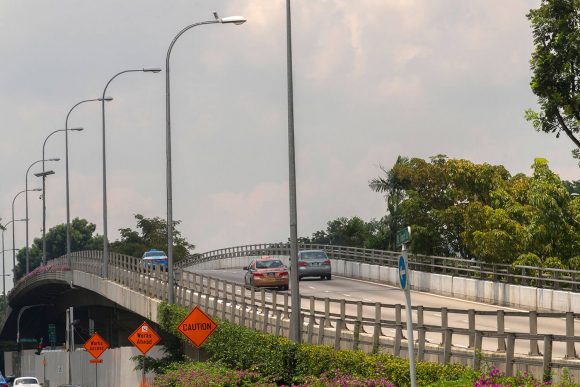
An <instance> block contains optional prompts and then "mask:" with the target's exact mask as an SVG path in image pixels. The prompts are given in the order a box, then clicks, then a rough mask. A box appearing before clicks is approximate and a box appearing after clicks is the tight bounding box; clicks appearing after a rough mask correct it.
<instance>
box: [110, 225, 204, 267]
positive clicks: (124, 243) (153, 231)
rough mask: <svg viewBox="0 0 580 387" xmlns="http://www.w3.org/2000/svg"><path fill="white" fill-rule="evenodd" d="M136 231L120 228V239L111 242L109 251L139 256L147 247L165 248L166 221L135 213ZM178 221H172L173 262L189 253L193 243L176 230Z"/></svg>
mask: <svg viewBox="0 0 580 387" xmlns="http://www.w3.org/2000/svg"><path fill="white" fill-rule="evenodd" d="M135 219H137V229H138V230H137V231H136V230H132V229H130V228H121V229H119V233H120V234H121V239H120V240H117V241H115V242H113V243H111V245H110V247H111V251H115V252H118V253H121V254H126V255H130V256H132V257H141V256H143V253H144V252H146V251H147V250H149V249H158V250H163V251H165V250H167V221H166V220H164V219H161V218H159V217H154V218H146V217H144V216H143V215H140V214H136V215H135ZM180 223H181V222H180V221H173V244H174V245H173V257H174V260H175V262H177V261H179V260H181V259H184V258H186V257H188V256H189V255H190V251H191V250H192V249H194V248H195V246H194V245H192V244H190V243H189V242H187V240H186V239H185V238H183V237H182V236H181V233H180V232H179V231H178V230H177V226H178V225H179V224H180Z"/></svg>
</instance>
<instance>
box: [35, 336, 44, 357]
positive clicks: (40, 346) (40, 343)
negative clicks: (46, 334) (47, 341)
mask: <svg viewBox="0 0 580 387" xmlns="http://www.w3.org/2000/svg"><path fill="white" fill-rule="evenodd" d="M43 339H44V338H43V337H41V338H40V341H39V342H38V344H37V345H36V351H35V352H34V353H35V354H36V355H40V353H41V352H42V350H43V349H44V344H43V343H42V340H43Z"/></svg>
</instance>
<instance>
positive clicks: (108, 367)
mask: <svg viewBox="0 0 580 387" xmlns="http://www.w3.org/2000/svg"><path fill="white" fill-rule="evenodd" d="M140 354H141V352H139V350H138V349H137V348H135V347H121V348H115V349H108V350H106V351H105V352H104V353H103V354H102V355H101V357H100V358H101V359H102V360H103V362H102V363H101V364H98V365H97V367H96V368H95V365H94V364H91V363H89V360H90V359H92V358H93V357H92V356H91V355H90V354H89V353H87V352H86V351H84V350H77V351H75V352H72V353H71V354H70V355H71V356H70V360H71V365H72V367H71V374H72V383H73V384H78V385H81V386H86V387H89V386H90V387H93V386H98V387H101V386H102V387H105V386H107V387H109V386H116V387H131V386H139V385H140V383H141V377H142V376H141V371H135V365H136V364H135V362H134V361H132V360H130V358H131V357H132V356H136V355H140ZM147 355H148V356H153V357H155V358H160V357H162V356H163V352H162V347H161V346H156V347H154V348H152V349H151V351H149V353H148V354H147ZM21 356H22V360H21V361H22V363H21V364H22V376H34V377H36V378H37V379H38V380H39V381H40V382H41V383H45V384H44V386H48V387H56V386H59V385H61V384H65V383H67V382H68V364H69V363H68V361H69V360H68V359H69V356H68V352H64V351H50V350H48V351H43V352H42V354H41V355H35V354H34V350H25V351H22V353H21ZM4 357H5V359H11V357H12V352H5V355H4ZM43 362H44V364H43ZM5 370H6V371H5V372H6V374H7V375H13V374H14V371H13V370H12V361H6V360H5ZM146 377H147V380H148V381H150V382H151V381H152V380H153V375H152V374H148V375H146ZM96 382H98V383H96ZM47 383H48V384H47Z"/></svg>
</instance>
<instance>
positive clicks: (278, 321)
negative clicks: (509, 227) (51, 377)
mask: <svg viewBox="0 0 580 387" xmlns="http://www.w3.org/2000/svg"><path fill="white" fill-rule="evenodd" d="M311 247H323V248H325V250H327V251H330V252H331V257H332V260H333V268H335V270H343V271H346V272H345V273H346V274H349V271H350V274H351V275H352V273H356V275H355V276H356V277H363V276H364V275H378V276H379V279H380V276H381V275H383V277H384V279H386V278H388V277H390V276H391V274H390V269H391V268H390V267H389V266H388V265H389V263H390V261H391V260H393V259H394V258H395V257H394V255H393V254H392V253H391V255H388V254H390V253H388V252H376V251H369V250H364V251H363V250H360V249H359V250H356V251H353V250H349V248H342V247H337V246H311ZM349 251H350V252H349ZM286 254H287V246H285V245H283V244H265V245H251V246H239V247H233V248H228V249H222V250H218V251H215V252H210V253H206V254H201V255H196V256H193V257H191V258H190V259H188V260H187V261H184V262H182V263H181V264H180V265H179V267H181V269H182V270H179V267H178V270H176V274H177V275H176V283H175V284H174V286H175V288H174V289H175V294H176V303H179V304H181V305H183V306H185V307H192V306H193V305H200V306H201V307H202V308H204V309H205V310H206V311H208V312H209V313H210V314H212V315H214V316H216V317H219V318H222V319H227V320H230V321H232V322H235V323H237V324H240V325H245V326H248V327H251V328H255V329H261V330H264V331H267V332H270V333H273V334H281V335H287V334H288V324H289V322H288V317H289V314H290V313H292V305H291V304H290V300H289V297H288V293H287V292H283V293H278V292H270V291H263V290H260V291H256V290H255V289H247V288H245V287H244V286H242V285H239V284H236V282H234V281H229V280H224V279H220V278H217V277H215V276H213V277H212V276H211V275H205V274H199V273H196V272H195V271H196V270H207V269H208V267H207V266H211V265H214V266H216V265H217V266H229V267H236V265H237V266H241V265H243V261H244V260H245V261H248V260H249V259H251V258H249V257H252V256H260V255H280V256H284V255H286ZM349 254H350V255H349ZM394 254H396V253H394ZM357 259H358V260H360V261H359V262H357V261H356V260H357ZM428 260H429V262H427V261H428ZM72 262H73V265H72V267H68V266H67V264H66V260H65V259H64V258H59V259H55V260H53V261H51V262H50V264H49V265H47V266H44V267H41V268H38V269H37V270H35V271H34V272H32V273H31V274H29V275H28V276H27V277H25V278H23V279H22V280H21V281H19V282H18V283H17V284H16V286H15V288H14V289H13V290H12V291H11V292H10V293H9V302H10V305H11V308H12V311H11V313H10V316H9V317H8V319H7V320H6V321H4V322H3V323H2V327H1V328H2V331H1V334H2V335H3V337H12V338H14V336H13V333H14V327H13V326H14V322H13V321H14V317H13V315H14V314H15V313H17V311H18V309H19V308H21V307H23V306H25V305H30V304H32V303H34V304H38V303H39V302H38V300H39V299H37V296H36V295H39V297H41V299H40V300H41V301H42V302H43V303H50V302H52V301H51V300H52V298H51V297H53V298H54V295H56V294H65V295H66V294H67V293H68V296H67V297H70V299H69V300H66V301H62V300H61V301H59V300H57V301H55V302H56V303H54V302H53V303H54V304H55V305H56V304H58V302H63V305H64V304H66V303H68V302H72V300H73V299H75V298H76V299H77V300H79V302H80V303H82V300H90V299H91V297H93V300H94V303H97V304H98V303H101V304H102V306H105V307H106V306H111V303H112V305H114V306H115V307H117V308H118V309H119V310H123V312H127V313H134V314H135V318H147V319H149V320H151V321H152V322H156V321H157V314H156V312H157V305H158V304H159V303H160V302H161V300H165V299H166V298H167V293H168V283H167V276H166V273H165V272H161V271H159V270H158V269H156V270H153V269H151V268H144V267H143V265H142V263H141V262H140V259H138V258H134V257H128V256H123V255H120V254H111V260H110V271H109V278H108V279H104V278H102V277H101V276H100V274H101V262H102V253H101V252H99V251H88V252H77V253H73V259H72ZM410 262H411V268H412V269H415V270H416V269H417V268H419V267H420V268H422V269H424V270H425V271H423V272H421V273H419V272H418V271H416V272H415V280H416V279H417V278H419V277H421V276H423V275H426V274H432V275H436V276H452V277H454V278H455V274H459V275H465V273H471V274H470V275H469V276H470V277H471V278H465V279H469V280H473V281H480V282H481V281H484V282H485V281H491V282H494V281H493V280H494V278H495V279H496V281H495V282H497V283H500V284H503V285H502V286H504V287H505V286H510V287H511V286H514V287H515V286H519V287H526V288H528V287H530V286H527V285H528V284H529V283H533V282H535V283H536V284H541V285H542V288H540V289H542V290H547V291H551V292H552V294H554V292H562V293H564V294H567V297H573V296H575V295H577V293H576V291H577V290H578V289H577V287H576V282H575V281H576V278H577V277H575V276H576V275H577V273H570V272H567V273H558V274H556V275H554V273H555V272H550V275H551V277H550V278H547V277H546V276H545V275H544V274H543V272H542V274H541V275H538V273H539V272H540V270H539V269H538V268H535V270H536V273H535V274H536V276H533V275H531V274H532V273H533V272H531V270H533V268H531V269H530V268H523V269H522V268H517V272H516V273H514V272H509V269H508V268H505V267H500V266H497V267H486V266H484V265H483V264H482V263H479V262H471V261H469V262H466V261H465V260H457V259H454V258H444V257H413V258H412V259H411V260H410ZM232 265H233V266H232ZM420 265H423V266H420ZM429 265H431V266H429ZM474 267H475V268H479V269H475V268H474ZM184 268H187V270H183V269H184ZM191 270H193V271H194V272H192V271H191ZM522 270H523V271H522ZM345 273H342V274H345ZM372 273H378V274H372ZM381 273H382V274H381ZM522 273H523V274H522ZM335 274H340V273H335ZM417 274H420V275H417ZM477 276H479V277H482V278H481V279H477V278H474V277H477ZM425 278H427V277H425ZM423 281H424V280H423ZM510 281H511V282H513V283H510ZM331 282H332V281H331ZM442 282H444V281H439V283H442ZM516 282H519V284H516ZM522 282H524V283H526V286H524V285H522ZM431 283H435V282H433V281H431ZM71 286H72V288H71ZM414 286H417V285H416V284H415V282H414ZM421 286H422V285H421ZM477 286H483V285H477ZM484 287H485V286H484ZM536 289H538V288H536ZM76 292H79V293H77V296H74V295H73V294H74V293H76ZM51 294H52V296H51ZM98 297H101V298H102V299H101V300H99V299H98ZM301 304H302V308H301V315H302V317H303V341H305V342H312V343H324V344H328V345H332V346H334V347H335V348H337V349H339V348H358V349H362V350H365V351H369V352H370V351H373V350H380V351H383V352H390V353H394V354H396V355H401V356H405V355H406V353H407V351H408V347H409V345H408V343H407V342H406V340H405V338H404V336H403V332H404V327H405V324H406V322H405V321H404V320H403V319H402V318H401V305H399V304H383V303H381V302H368V301H352V300H345V299H344V298H343V299H330V298H329V297H315V296H312V295H306V294H303V295H302V301H301ZM553 305H555V304H553V303H552V304H550V305H548V306H553ZM425 312H434V313H438V316H439V318H440V320H439V321H438V322H436V323H435V322H434V321H432V319H430V317H426V316H425ZM457 313H458V314H464V316H465V319H466V321H467V323H466V324H464V326H453V325H452V324H450V319H449V316H450V315H451V314H457ZM510 313H519V314H520V315H519V317H520V318H522V317H523V318H524V319H527V321H528V322H529V323H528V324H527V327H528V329H525V330H524V331H518V332H515V331H509V332H508V331H507V330H506V329H505V324H504V325H503V326H502V322H503V323H505V321H507V320H506V318H511V317H512V316H510ZM486 314H487V315H488V316H489V315H491V316H492V318H493V319H494V321H497V324H498V326H497V327H496V326H494V327H491V328H490V326H489V324H487V325H486V324H480V323H481V321H480V317H477V320H476V316H480V315H482V316H483V315H486ZM414 315H415V316H416V318H417V324H416V325H415V326H414V329H415V330H416V331H417V336H416V337H418V340H417V341H416V342H415V343H413V347H414V350H415V351H417V353H418V358H419V359H425V360H430V361H439V362H449V361H457V362H462V363H469V364H474V365H476V366H477V365H478V363H479V362H480V361H481V356H478V355H477V354H478V353H483V354H484V356H485V357H486V358H488V359H489V360H490V361H494V362H496V363H498V364H500V365H501V366H502V367H503V368H504V369H505V370H506V371H507V372H508V373H513V372H515V371H516V370H529V371H530V372H534V373H536V374H539V375H541V373H542V372H543V370H546V369H550V368H552V367H556V368H557V367H569V368H572V369H580V362H578V360H577V359H576V349H575V344H576V343H577V342H578V341H580V337H578V336H575V334H574V325H575V320H576V319H577V318H578V317H579V316H578V314H577V313H575V312H574V311H561V312H543V311H537V310H533V311H531V312H511V311H501V310H497V308H496V310H491V311H490V310H487V311H479V310H475V309H473V310H463V311H457V310H452V309H446V308H437V309H436V310H431V307H423V306H421V305H418V306H416V307H414ZM514 317H515V316H514ZM544 318H549V319H559V320H562V319H563V321H565V324H563V325H562V326H561V327H563V328H562V330H563V332H558V331H553V332H551V333H547V334H546V333H538V330H537V327H538V319H539V320H540V323H539V325H540V326H542V321H543V320H542V319H544ZM534 329H535V332H534ZM435 337H437V339H434V338H435ZM458 338H461V339H459V341H458ZM522 343H524V344H522ZM523 347H525V348H529V351H528V352H529V353H528V354H526V353H521V352H522V350H521V348H523Z"/></svg>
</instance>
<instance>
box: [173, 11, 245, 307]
mask: <svg viewBox="0 0 580 387" xmlns="http://www.w3.org/2000/svg"><path fill="white" fill-rule="evenodd" d="M213 15H214V17H215V20H208V21H203V22H198V23H194V24H190V25H189V26H187V27H185V28H184V29H182V30H181V31H179V33H178V34H177V35H176V36H175V37H174V38H173V41H172V42H171V44H170V45H169V49H168V50H167V57H166V59H165V118H166V122H165V147H166V154H167V156H166V158H167V167H166V168H167V170H166V175H167V183H166V186H167V266H168V271H167V276H168V281H169V284H168V285H169V286H168V294H167V302H168V303H169V304H173V299H174V289H173V286H174V276H173V192H172V187H171V186H172V180H171V108H170V107H171V105H170V92H169V90H170V87H169V86H170V84H169V56H170V55H171V49H172V48H173V45H174V44H175V42H176V41H177V39H178V38H179V37H180V36H181V35H183V34H184V33H185V32H186V31H188V30H189V29H191V28H193V27H196V26H200V25H203V24H217V23H221V24H243V23H245V22H246V18H244V17H242V16H229V17H224V18H221V19H220V18H219V17H218V14H217V12H214V13H213Z"/></svg>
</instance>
